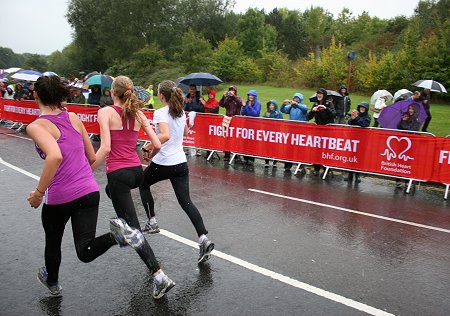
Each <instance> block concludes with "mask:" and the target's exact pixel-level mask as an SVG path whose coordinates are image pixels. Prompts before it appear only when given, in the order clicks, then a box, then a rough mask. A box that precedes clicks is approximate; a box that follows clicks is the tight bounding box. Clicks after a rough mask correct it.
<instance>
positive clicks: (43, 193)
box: [36, 188, 45, 195]
mask: <svg viewBox="0 0 450 316" xmlns="http://www.w3.org/2000/svg"><path fill="white" fill-rule="evenodd" d="M36 191H38V192H39V193H40V194H42V195H45V192H42V191H41V190H39V189H38V188H36Z"/></svg>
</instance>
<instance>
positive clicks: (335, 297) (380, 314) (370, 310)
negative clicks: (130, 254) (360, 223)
mask: <svg viewBox="0 0 450 316" xmlns="http://www.w3.org/2000/svg"><path fill="white" fill-rule="evenodd" d="M0 163H1V164H3V165H5V166H7V167H9V168H11V169H13V170H15V171H18V172H20V173H22V174H24V175H26V176H28V177H30V178H33V179H35V180H39V177H38V176H36V175H34V174H32V173H30V172H28V171H26V170H23V169H21V168H19V167H16V166H14V165H12V164H10V163H7V162H6V161H4V160H3V159H2V158H0ZM160 234H161V235H163V236H166V237H168V238H170V239H173V240H175V241H178V242H180V243H183V244H185V245H188V246H190V247H193V248H196V249H198V244H197V243H196V242H194V241H192V240H189V239H187V238H184V237H181V236H179V235H177V234H174V233H171V232H169V231H167V230H164V229H161V232H160ZM212 255H213V256H215V257H218V258H221V259H223V260H227V261H229V262H231V263H234V264H236V265H239V266H241V267H243V268H246V269H248V270H250V271H253V272H256V273H259V274H261V275H264V276H267V277H269V278H272V279H274V280H277V281H280V282H282V283H285V284H287V285H290V286H293V287H295V288H299V289H302V290H304V291H307V292H309V293H312V294H316V295H318V296H321V297H323V298H326V299H328V300H331V301H334V302H337V303H340V304H343V305H345V306H348V307H351V308H354V309H357V310H360V311H362V312H365V313H367V314H370V315H376V316H388V315H393V314H390V313H388V312H385V311H382V310H380V309H377V308H375V307H372V306H369V305H366V304H363V303H360V302H357V301H354V300H352V299H349V298H346V297H344V296H341V295H339V294H335V293H332V292H329V291H326V290H323V289H320V288H318V287H315V286H312V285H310V284H307V283H304V282H301V281H298V280H295V279H292V278H290V277H288V276H285V275H282V274H280V273H277V272H274V271H271V270H268V269H266V268H262V267H260V266H257V265H255V264H252V263H250V262H247V261H244V260H242V259H239V258H236V257H234V256H230V255H227V254H226V253H224V252H221V251H218V250H213V252H212Z"/></svg>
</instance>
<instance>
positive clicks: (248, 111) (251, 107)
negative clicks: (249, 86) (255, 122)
mask: <svg viewBox="0 0 450 316" xmlns="http://www.w3.org/2000/svg"><path fill="white" fill-rule="evenodd" d="M249 95H252V96H254V97H255V99H254V100H253V102H251V103H250V101H249V100H248V98H247V101H246V102H245V105H244V106H243V107H242V109H241V115H243V116H253V117H259V116H260V114H261V103H260V102H259V101H258V92H256V90H250V91H249V92H247V96H249Z"/></svg>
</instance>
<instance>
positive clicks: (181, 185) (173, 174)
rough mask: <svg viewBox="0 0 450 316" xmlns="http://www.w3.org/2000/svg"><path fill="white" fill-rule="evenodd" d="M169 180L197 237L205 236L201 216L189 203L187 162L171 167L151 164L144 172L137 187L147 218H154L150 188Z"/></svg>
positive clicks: (192, 204)
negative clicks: (141, 180) (142, 179)
mask: <svg viewBox="0 0 450 316" xmlns="http://www.w3.org/2000/svg"><path fill="white" fill-rule="evenodd" d="M167 179H169V180H170V182H171V183H172V187H173V190H174V191H175V195H176V197H177V200H178V203H180V205H181V207H182V208H183V210H184V211H185V212H186V214H187V216H188V217H189V219H190V220H191V222H192V224H193V225H194V227H195V230H196V231H197V235H198V236H201V235H203V234H205V235H206V234H207V233H208V231H207V230H206V228H205V225H204V224H203V219H202V216H201V215H200V212H199V211H198V209H197V207H195V205H194V203H192V201H191V197H190V196H189V169H188V165H187V162H183V163H180V164H178V165H173V166H162V165H158V164H156V163H154V162H152V163H151V164H150V165H149V166H148V167H147V168H146V169H145V171H144V181H143V182H142V184H141V185H140V186H139V191H140V193H141V199H142V204H144V208H145V212H146V213H147V217H148V218H150V217H154V216H155V201H154V200H153V196H152V193H151V191H150V186H151V185H152V184H155V183H157V182H159V181H162V180H167Z"/></svg>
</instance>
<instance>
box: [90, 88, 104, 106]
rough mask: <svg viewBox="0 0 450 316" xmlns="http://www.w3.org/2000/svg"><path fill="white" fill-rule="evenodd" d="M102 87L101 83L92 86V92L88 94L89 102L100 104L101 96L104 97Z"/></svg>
mask: <svg viewBox="0 0 450 316" xmlns="http://www.w3.org/2000/svg"><path fill="white" fill-rule="evenodd" d="M100 87H101V86H100V85H92V86H90V88H91V92H90V93H89V95H88V100H87V103H88V104H94V105H100V98H101V97H102V93H101V90H100Z"/></svg>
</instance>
